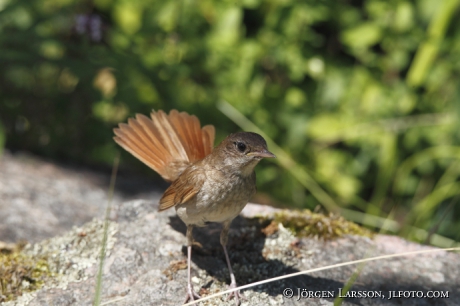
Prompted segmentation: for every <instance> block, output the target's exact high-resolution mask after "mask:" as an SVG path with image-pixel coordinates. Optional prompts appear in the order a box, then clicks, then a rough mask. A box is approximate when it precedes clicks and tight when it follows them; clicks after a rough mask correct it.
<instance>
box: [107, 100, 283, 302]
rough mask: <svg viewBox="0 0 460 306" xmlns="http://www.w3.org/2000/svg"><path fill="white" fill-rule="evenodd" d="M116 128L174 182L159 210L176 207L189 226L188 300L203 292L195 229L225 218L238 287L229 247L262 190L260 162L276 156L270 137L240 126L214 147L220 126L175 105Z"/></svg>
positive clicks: (121, 141)
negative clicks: (198, 283)
mask: <svg viewBox="0 0 460 306" xmlns="http://www.w3.org/2000/svg"><path fill="white" fill-rule="evenodd" d="M113 131H114V134H115V136H114V140H115V142H116V143H117V144H118V145H120V146H121V147H122V148H123V149H125V150H126V151H128V152H129V153H131V154H132V155H134V156H135V157H136V158H138V159H139V160H140V161H141V162H143V163H144V164H146V165H147V166H148V167H150V168H152V169H153V170H154V171H156V172H157V173H158V174H159V175H160V176H161V177H162V178H163V179H164V180H165V181H167V182H170V183H171V185H170V186H169V187H168V188H167V189H166V191H165V192H164V194H163V195H162V197H161V198H160V201H159V211H164V210H167V209H169V208H172V207H174V208H175V210H176V213H177V216H178V217H179V218H180V219H181V220H182V221H183V222H184V223H185V225H186V227H187V231H186V239H187V292H186V298H185V303H187V302H188V301H195V299H199V298H200V296H199V295H198V294H197V293H196V292H195V291H194V289H193V286H192V282H191V267H190V264H191V256H192V245H193V244H194V239H193V235H192V231H193V228H194V227H202V226H205V225H206V224H207V223H209V222H217V223H222V231H221V234H220V244H221V245H222V248H223V251H224V255H225V260H226V262H227V266H228V270H229V273H230V286H229V288H232V289H233V288H236V287H237V283H236V279H235V275H234V273H233V270H232V266H231V263H230V259H229V256H228V252H227V242H228V232H229V229H230V224H231V222H232V220H233V219H234V218H235V217H236V216H238V214H239V213H240V212H241V211H242V210H243V208H244V207H245V206H246V204H247V202H248V201H249V200H250V199H251V197H252V196H253V195H254V194H255V192H256V175H255V172H254V167H255V166H256V165H257V164H258V163H259V162H260V161H261V160H262V159H263V158H274V157H276V156H275V155H274V154H273V153H271V152H270V151H269V150H268V148H267V143H266V141H265V139H264V138H263V137H262V136H260V135H259V134H256V133H253V132H237V133H233V134H230V135H229V136H227V137H226V138H225V139H224V140H223V141H222V142H221V143H220V144H219V145H217V146H216V147H215V148H214V149H213V145H214V138H215V128H214V126H213V125H205V126H203V127H201V124H200V121H199V119H198V118H197V117H196V116H194V115H190V114H188V113H186V112H179V111H177V110H175V109H173V110H171V111H170V112H169V114H167V113H165V112H164V111H162V110H158V111H155V110H152V112H151V113H150V118H149V117H147V116H145V115H142V114H136V115H135V118H129V119H128V122H127V123H120V124H119V125H118V127H117V128H114V130H113ZM232 297H234V298H235V302H236V305H239V304H240V299H244V296H243V295H242V294H241V293H240V292H239V291H234V292H232V293H230V295H229V296H228V298H227V299H230V298H232Z"/></svg>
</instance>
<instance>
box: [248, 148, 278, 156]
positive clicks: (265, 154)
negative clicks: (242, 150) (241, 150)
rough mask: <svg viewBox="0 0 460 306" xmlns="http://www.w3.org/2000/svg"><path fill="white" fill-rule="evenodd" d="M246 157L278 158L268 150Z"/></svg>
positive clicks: (251, 153)
mask: <svg viewBox="0 0 460 306" xmlns="http://www.w3.org/2000/svg"><path fill="white" fill-rule="evenodd" d="M246 155H248V156H255V157H260V158H262V157H264V158H271V157H274V158H276V156H275V154H273V153H272V152H270V151H268V150H267V149H263V150H261V151H255V152H249V153H248V154H246Z"/></svg>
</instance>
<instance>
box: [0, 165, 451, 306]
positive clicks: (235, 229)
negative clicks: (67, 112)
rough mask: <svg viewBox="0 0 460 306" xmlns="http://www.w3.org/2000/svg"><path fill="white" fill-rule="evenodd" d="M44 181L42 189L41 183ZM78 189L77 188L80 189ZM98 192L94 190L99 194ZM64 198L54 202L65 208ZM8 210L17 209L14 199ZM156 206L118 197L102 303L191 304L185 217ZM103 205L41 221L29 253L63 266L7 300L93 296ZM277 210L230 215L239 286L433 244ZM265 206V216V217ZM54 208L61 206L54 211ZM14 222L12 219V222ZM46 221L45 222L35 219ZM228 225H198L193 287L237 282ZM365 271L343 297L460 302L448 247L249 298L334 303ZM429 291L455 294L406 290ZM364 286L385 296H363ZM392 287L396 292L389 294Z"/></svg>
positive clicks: (252, 292)
mask: <svg viewBox="0 0 460 306" xmlns="http://www.w3.org/2000/svg"><path fill="white" fill-rule="evenodd" d="M53 167H54V166H53ZM57 171H60V170H57ZM42 172H44V171H41V172H40V171H38V172H35V173H32V174H33V175H34V178H35V180H42V181H45V179H41V178H40V175H41V173H42ZM23 173H24V172H23ZM24 175H26V174H25V173H24ZM50 179H51V178H50ZM24 180H25V181H27V179H24ZM63 180H64V179H63ZM84 181H85V180H82V181H80V182H84ZM28 182H30V181H28ZM86 182H87V181H86ZM74 183H75V182H74ZM78 183H79V182H76V184H78ZM70 185H72V184H70V182H69V186H70ZM15 186H16V187H17V185H14V184H13V183H12V184H10V185H7V186H6V187H5V186H3V187H2V188H3V189H1V190H2V192H3V193H4V192H5V188H6V189H8V188H13V189H14V188H15ZM88 186H89V185H88ZM37 188H38V187H37ZM68 188H70V187H68ZM72 188H76V189H78V187H75V186H74V187H72ZM88 188H90V189H91V188H95V187H88ZM26 189H27V188H24V190H26ZM64 189H65V188H62V190H63V191H64V192H65V190H64ZM90 189H88V190H90ZM36 190H37V191H36V192H39V189H36ZM59 190H60V189H56V190H55V191H54V192H56V199H62V198H61V196H59V195H58V194H57V193H58V192H59ZM44 192H45V193H46V192H48V191H44ZM12 194H13V193H11V191H10V195H11V196H10V198H9V199H10V200H11V199H13V198H14V195H12ZM18 194H19V193H18ZM74 196H75V197H78V194H74ZM80 196H81V197H82V198H81V199H74V201H75V202H73V203H75V205H77V203H82V202H85V205H91V203H86V201H91V199H90V198H85V195H84V192H83V193H82V194H81V195H80ZM101 198H102V197H101ZM99 199H100V198H98V197H95V198H94V200H96V201H99ZM120 199H121V197H120ZM14 203H16V202H14ZM34 203H38V204H39V203H41V202H40V201H38V202H35V201H34V199H30V205H34ZM59 204H60V203H58V202H57V203H56V205H57V206H58V207H59ZM93 204H94V205H95V206H98V205H99V204H97V203H93ZM2 205H4V203H3V204H2ZM62 205H66V204H65V203H62ZM3 207H4V206H3ZM46 208H50V210H53V209H52V208H51V207H49V206H46V205H45V207H44V208H43V211H44V212H43V214H46V212H45V210H46ZM10 209H11V210H12V211H14V209H15V206H14V205H13V206H12V207H10ZM67 209H69V211H71V210H72V209H75V210H77V209H78V208H74V207H72V208H67ZM157 209H158V206H157V199H153V200H148V201H147V200H133V201H124V202H123V201H120V200H118V202H117V201H115V202H114V203H113V211H115V212H116V214H113V215H112V218H111V219H110V220H108V221H107V229H108V230H107V248H106V257H105V260H104V264H103V268H102V271H103V278H102V290H101V302H102V304H101V305H140V306H142V305H181V304H182V303H183V300H184V297H185V288H186V284H187V281H186V274H187V271H186V269H185V268H186V249H185V243H186V238H185V226H184V224H183V223H182V221H181V220H180V219H179V218H178V217H176V215H175V212H174V210H173V209H171V210H167V211H165V212H162V213H158V212H157ZM95 211H97V213H88V214H87V215H86V217H89V216H91V215H92V217H96V218H94V219H93V220H92V221H89V222H87V223H84V224H82V225H81V226H79V227H73V228H72V223H71V222H70V221H71V219H68V220H67V221H66V222H67V223H69V224H67V223H66V224H65V225H62V228H67V227H68V228H70V229H69V230H66V231H65V232H61V233H60V234H58V235H55V236H54V237H52V238H48V239H46V240H42V241H40V242H38V241H37V240H39V237H42V236H46V234H47V233H48V234H49V233H54V231H48V232H47V231H46V230H45V231H40V230H39V229H38V228H37V231H38V232H40V233H41V234H40V235H36V236H35V239H36V241H37V242H36V243H32V244H29V245H28V246H27V247H26V248H25V250H24V252H25V253H26V254H28V255H31V256H35V257H39V256H41V255H46V256H47V257H48V258H49V261H50V267H51V268H52V269H53V271H55V272H56V275H55V276H54V277H52V278H50V279H49V280H48V281H46V283H45V285H44V286H43V287H42V288H41V289H39V290H37V291H35V292H31V293H27V294H24V295H23V296H21V297H19V298H18V299H17V300H15V301H10V302H7V303H3V304H2V305H5V306H10V305H92V303H93V301H94V298H95V290H96V282H97V281H96V279H97V274H98V269H99V266H100V261H99V254H101V247H102V241H103V237H104V236H103V233H104V221H103V209H99V210H95ZM22 212H23V211H21V210H19V211H18V213H22ZM275 212H276V209H273V208H267V207H264V206H260V205H248V206H247V207H246V209H245V210H244V212H243V214H242V216H240V217H238V218H237V219H235V221H234V222H233V224H232V227H231V230H230V236H229V253H230V258H231V261H232V263H233V268H234V272H235V274H236V278H237V281H238V284H239V285H245V284H249V283H253V282H256V281H261V280H265V279H268V278H272V277H276V276H281V275H286V274H289V273H293V272H298V271H303V270H307V269H312V268H317V267H323V266H327V265H331V264H336V263H341V262H346V261H350V260H357V259H361V258H365V257H371V256H377V255H382V254H393V253H397V252H405V251H414V250H430V249H435V248H431V247H428V246H422V245H419V244H416V243H412V242H408V241H405V240H404V239H401V238H398V237H393V236H385V235H376V237H375V238H374V239H370V238H366V237H360V236H345V237H343V238H340V239H336V240H332V241H322V240H317V239H312V238H297V237H295V236H294V235H293V234H292V233H291V232H290V231H289V230H287V229H285V228H284V227H283V226H279V227H278V230H270V231H267V230H264V231H262V230H263V229H264V228H265V227H267V226H268V225H269V224H270V221H269V220H267V219H266V218H268V219H269V217H270V216H271V215H272V214H273V213H275ZM259 215H263V216H265V218H258V217H257V216H259ZM56 216H60V215H59V214H58V213H56ZM64 216H66V215H64ZM86 217H85V218H86ZM28 218H31V217H30V216H29V217H28ZM56 218H57V217H56ZM81 220H82V219H81ZM23 222H25V221H23ZM60 222H62V221H61V220H60V221H59V222H56V224H59V223H60ZM7 224H8V225H7V226H11V224H12V223H7ZM18 224H21V223H18ZM40 225H41V224H40V222H37V223H34V224H31V225H29V227H31V228H32V227H33V226H37V227H40ZM220 228H221V227H220V225H219V224H210V225H209V226H207V227H204V228H198V229H196V230H195V231H194V236H195V239H196V240H197V241H198V242H199V243H200V244H201V245H202V248H199V247H197V248H195V249H194V251H193V256H192V276H193V283H194V286H195V289H196V290H197V291H200V293H201V294H202V296H207V295H210V294H213V293H217V292H221V291H224V290H225V289H226V286H227V284H229V283H230V280H229V275H228V271H227V267H226V264H225V258H224V254H223V251H222V248H221V246H220V244H219V232H220ZM59 229H60V230H61V227H59ZM357 270H359V271H360V273H359V275H358V276H357V278H356V279H355V280H354V283H353V287H352V288H351V291H349V292H348V294H349V296H350V297H349V298H346V299H344V301H343V304H342V305H460V302H459V301H460V255H459V254H458V253H448V252H444V251H441V252H436V253H430V254H424V255H417V256H410V257H409V256H406V257H398V258H392V259H389V260H379V261H374V262H369V263H367V264H365V265H362V266H359V267H358V266H356V265H352V266H344V267H340V268H333V269H329V270H324V271H321V272H314V273H309V274H307V275H301V276H297V277H294V278H288V279H284V280H281V281H276V282H271V283H268V284H264V285H261V286H257V287H252V288H249V289H246V290H243V293H244V295H245V296H246V298H247V301H244V302H243V303H242V305H281V304H283V305H333V302H334V298H335V297H337V296H338V295H339V293H340V290H341V288H344V287H345V286H346V283H347V281H348V280H349V279H350V278H351V277H352V276H353V273H354V272H355V271H357ZM58 272H59V273H58ZM291 292H292V295H293V296H292V297H291V298H289V297H283V293H284V294H288V295H289V294H291ZM299 292H300V293H302V294H303V296H307V297H303V296H302V297H301V298H300V300H299V301H298V300H297V299H298V294H299ZM429 293H435V294H444V295H445V294H447V295H448V296H449V297H448V298H447V297H445V298H436V299H435V298H416V297H411V298H405V297H404V296H405V295H418V294H423V295H425V294H429ZM363 294H368V295H370V294H373V295H379V297H374V298H371V297H360V296H361V295H363ZM390 294H393V295H395V294H396V295H398V297H395V298H393V299H388V298H389V297H390ZM352 295H354V296H355V297H352ZM200 305H234V301H232V300H231V301H226V300H225V296H221V297H218V298H216V299H212V300H208V301H205V302H203V303H201V304H200Z"/></svg>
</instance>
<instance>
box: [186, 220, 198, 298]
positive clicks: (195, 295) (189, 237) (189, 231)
mask: <svg viewBox="0 0 460 306" xmlns="http://www.w3.org/2000/svg"><path fill="white" fill-rule="evenodd" d="M192 230H193V225H187V295H186V296H185V302H184V304H185V303H187V302H188V301H190V300H191V301H194V300H195V298H197V299H199V298H201V296H199V295H198V293H196V292H195V291H194V290H193V286H192V276H191V264H192V245H193V236H192Z"/></svg>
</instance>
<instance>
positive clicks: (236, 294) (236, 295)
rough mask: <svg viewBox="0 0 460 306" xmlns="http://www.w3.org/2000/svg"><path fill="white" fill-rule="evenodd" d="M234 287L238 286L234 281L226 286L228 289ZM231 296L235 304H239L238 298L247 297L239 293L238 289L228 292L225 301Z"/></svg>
mask: <svg viewBox="0 0 460 306" xmlns="http://www.w3.org/2000/svg"><path fill="white" fill-rule="evenodd" d="M236 287H238V286H237V285H236V283H231V284H230V286H228V289H235V288H236ZM232 297H235V303H236V306H239V305H240V303H241V301H240V300H243V301H247V298H246V297H245V296H244V295H243V294H242V293H240V290H236V291H233V292H230V294H229V295H228V297H227V301H228V300H230V299H231V298H232Z"/></svg>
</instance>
